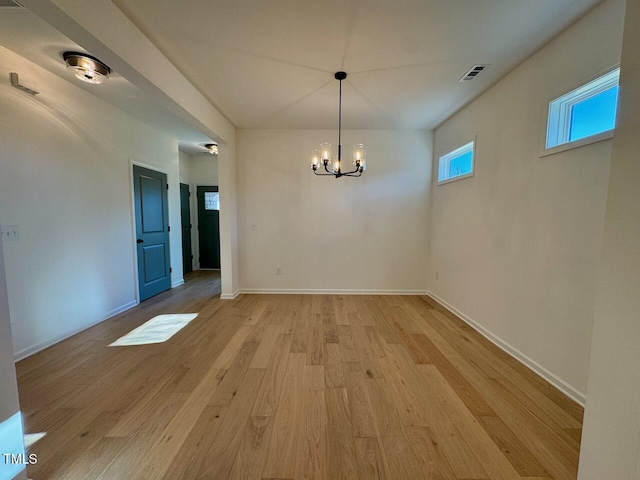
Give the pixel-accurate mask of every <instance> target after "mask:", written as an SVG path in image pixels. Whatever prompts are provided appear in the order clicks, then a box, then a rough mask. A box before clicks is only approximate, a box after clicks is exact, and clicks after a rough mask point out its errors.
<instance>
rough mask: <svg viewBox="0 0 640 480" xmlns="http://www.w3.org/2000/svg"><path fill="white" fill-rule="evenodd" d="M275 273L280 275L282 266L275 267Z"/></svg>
mask: <svg viewBox="0 0 640 480" xmlns="http://www.w3.org/2000/svg"><path fill="white" fill-rule="evenodd" d="M276 275H282V267H276Z"/></svg>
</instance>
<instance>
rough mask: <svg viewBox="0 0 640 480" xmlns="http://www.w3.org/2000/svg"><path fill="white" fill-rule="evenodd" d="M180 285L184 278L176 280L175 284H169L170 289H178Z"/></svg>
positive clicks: (182, 283)
mask: <svg viewBox="0 0 640 480" xmlns="http://www.w3.org/2000/svg"><path fill="white" fill-rule="evenodd" d="M180 285H184V278H183V279H182V280H178V281H177V282H176V283H172V284H171V288H176V287H179V286H180Z"/></svg>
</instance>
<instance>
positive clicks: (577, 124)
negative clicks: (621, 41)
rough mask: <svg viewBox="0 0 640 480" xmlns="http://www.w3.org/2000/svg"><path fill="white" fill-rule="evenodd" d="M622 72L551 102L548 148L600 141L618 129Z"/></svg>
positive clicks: (617, 70)
mask: <svg viewBox="0 0 640 480" xmlns="http://www.w3.org/2000/svg"><path fill="white" fill-rule="evenodd" d="M619 79H620V69H619V68H616V69H615V70H612V71H611V72H609V73H607V74H605V75H602V76H601V77H598V78H596V79H595V80H592V81H590V82H588V83H586V84H584V85H582V86H581V87H578V88H576V89H575V90H572V91H571V92H569V93H566V94H564V95H562V96H561V97H558V98H556V99H555V100H552V101H551V102H550V103H549V117H548V121H547V141H546V148H547V149H551V148H554V147H558V146H560V145H564V144H567V143H571V142H578V141H582V142H581V143H580V144H583V143H585V142H586V143H589V142H588V140H589V139H593V141H597V140H601V139H602V138H601V137H602V136H604V135H607V134H610V132H611V131H612V130H613V128H614V127H615V121H616V109H617V106H618V82H619Z"/></svg>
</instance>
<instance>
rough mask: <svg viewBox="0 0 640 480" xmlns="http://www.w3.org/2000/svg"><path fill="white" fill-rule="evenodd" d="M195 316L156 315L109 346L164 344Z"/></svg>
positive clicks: (181, 314)
mask: <svg viewBox="0 0 640 480" xmlns="http://www.w3.org/2000/svg"><path fill="white" fill-rule="evenodd" d="M197 316H198V314H197V313H173V314H167V315H158V316H157V317H153V318H152V319H151V320H149V321H148V322H146V323H143V324H142V325H140V326H139V327H138V328H136V329H134V330H131V331H130V332H129V333H127V334H126V335H124V336H123V337H120V338H119V339H118V340H116V341H115V342H113V343H112V344H111V345H109V346H110V347H125V346H129V345H147V344H151V343H162V342H166V341H167V340H169V339H170V338H171V337H173V336H174V335H175V334H176V333H178V332H179V331H180V330H182V329H183V328H184V327H186V326H187V325H188V324H189V322H190V321H191V320H193V319H194V318H196V317H197Z"/></svg>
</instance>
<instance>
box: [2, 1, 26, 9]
mask: <svg viewBox="0 0 640 480" xmlns="http://www.w3.org/2000/svg"><path fill="white" fill-rule="evenodd" d="M16 7H17V8H23V7H22V5H20V4H19V3H18V2H15V1H14V0H0V8H16Z"/></svg>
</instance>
